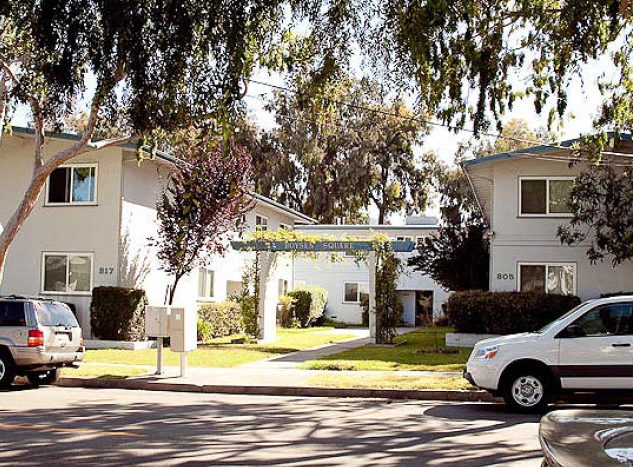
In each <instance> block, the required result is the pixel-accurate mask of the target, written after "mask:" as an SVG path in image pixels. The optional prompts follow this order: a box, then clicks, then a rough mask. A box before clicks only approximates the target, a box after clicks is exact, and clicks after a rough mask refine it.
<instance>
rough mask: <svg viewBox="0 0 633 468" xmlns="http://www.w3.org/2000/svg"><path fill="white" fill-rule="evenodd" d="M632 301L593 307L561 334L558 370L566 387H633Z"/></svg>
mask: <svg viewBox="0 0 633 468" xmlns="http://www.w3.org/2000/svg"><path fill="white" fill-rule="evenodd" d="M632 321H633V303H631V302H618V303H610V304H603V305H599V306H596V307H594V308H593V309H591V310H589V311H588V312H586V313H585V314H583V315H582V316H581V317H579V318H578V319H576V320H575V321H574V322H573V323H572V325H575V326H577V327H578V328H576V330H575V331H576V333H575V334H574V336H573V337H566V336H565V333H561V334H559V337H560V338H559V339H560V346H559V365H558V367H557V371H558V374H559V376H560V377H561V383H562V386H563V388H570V389H633V322H632Z"/></svg>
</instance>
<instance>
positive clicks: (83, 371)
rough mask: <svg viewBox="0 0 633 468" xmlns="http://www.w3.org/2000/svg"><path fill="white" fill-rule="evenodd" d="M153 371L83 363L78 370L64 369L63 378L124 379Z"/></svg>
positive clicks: (141, 368)
mask: <svg viewBox="0 0 633 468" xmlns="http://www.w3.org/2000/svg"><path fill="white" fill-rule="evenodd" d="M151 373H152V371H151V370H149V369H147V368H144V367H135V366H111V365H104V364H92V363H89V362H84V363H82V364H81V365H80V366H79V368H78V369H72V368H67V369H62V376H63V377H105V378H114V379H122V378H125V377H131V376H135V375H142V374H151Z"/></svg>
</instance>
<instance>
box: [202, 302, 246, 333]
mask: <svg viewBox="0 0 633 468" xmlns="http://www.w3.org/2000/svg"><path fill="white" fill-rule="evenodd" d="M241 312H242V309H241V306H240V304H238V303H237V302H234V301H226V302H219V303H209V304H204V305H202V306H200V309H199V310H198V339H199V340H201V341H205V342H206V341H209V340H210V339H211V338H221V337H223V336H229V335H235V334H237V333H241V332H242V323H241V315H242V314H241Z"/></svg>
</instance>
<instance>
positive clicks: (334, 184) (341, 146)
mask: <svg viewBox="0 0 633 468" xmlns="http://www.w3.org/2000/svg"><path fill="white" fill-rule="evenodd" d="M312 85H313V83H311V82H310V81H309V80H308V79H305V78H302V77H297V78H296V80H295V81H294V84H293V85H292V88H291V89H290V90H289V91H284V92H279V93H277V94H276V96H275V100H274V102H272V103H271V104H270V106H269V108H270V109H271V110H273V111H274V112H275V116H276V121H277V124H278V127H277V129H275V130H274V131H273V132H272V133H269V134H266V135H262V136H261V137H260V141H261V142H262V143H261V144H259V145H253V144H251V146H257V149H258V151H255V153H259V154H262V158H261V159H262V160H264V161H266V162H267V164H262V166H261V167H262V172H261V173H259V174H258V175H256V186H257V187H258V188H260V189H263V190H264V192H263V193H264V194H266V195H268V196H271V197H273V198H277V199H280V198H281V199H280V201H285V202H287V203H290V204H291V206H293V207H294V208H296V209H299V210H301V211H303V212H304V213H306V214H308V215H310V216H312V217H314V218H315V219H318V220H319V221H321V222H325V223H334V222H336V221H337V219H340V218H343V219H345V220H346V222H366V220H367V212H368V208H369V207H370V206H371V205H372V204H373V205H374V206H375V207H377V209H378V215H379V216H378V222H379V223H380V224H384V223H385V222H386V220H387V217H388V216H389V215H390V214H393V213H398V212H401V211H402V210H407V211H412V210H416V211H421V210H423V209H424V207H425V205H426V200H427V190H428V182H429V179H430V175H429V173H430V169H429V162H428V161H426V160H425V159H424V158H420V157H418V156H417V155H416V154H415V151H414V146H415V145H418V144H420V143H421V138H422V135H423V134H424V133H425V131H426V125H425V124H424V123H423V122H424V121H423V119H422V118H421V116H420V115H419V114H416V113H414V112H412V111H411V110H410V109H408V108H407V107H406V106H405V104H404V103H403V101H402V100H401V99H398V98H395V99H388V97H387V93H386V92H384V91H382V90H381V89H380V86H379V84H378V83H376V82H373V81H370V80H362V81H356V80H353V79H351V78H350V77H343V78H340V79H339V80H336V81H333V82H331V83H329V84H328V85H327V86H326V87H325V88H324V91H323V92H324V96H322V97H319V98H318V99H315V98H312V97H310V98H306V96H312V94H311V93H312V92H313V91H312ZM258 159H259V158H258ZM288 180H290V181H291V183H290V184H287V182H288Z"/></svg>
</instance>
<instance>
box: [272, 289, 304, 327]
mask: <svg viewBox="0 0 633 468" xmlns="http://www.w3.org/2000/svg"><path fill="white" fill-rule="evenodd" d="M294 305H295V299H294V298H293V297H291V296H281V297H280V298H279V301H278V305H277V322H278V323H279V324H280V325H281V326H282V327H284V328H299V326H300V325H301V323H300V322H299V320H298V319H297V318H296V317H295V310H294Z"/></svg>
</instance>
